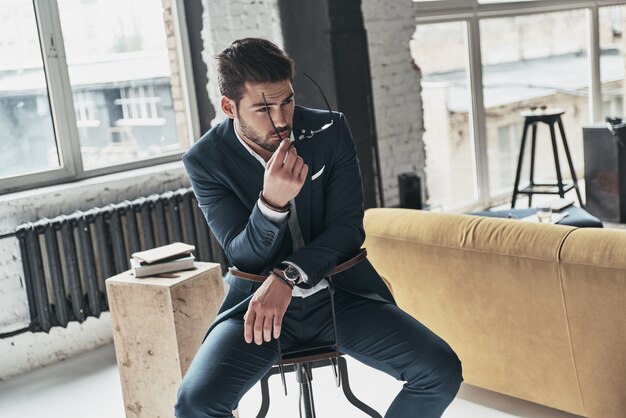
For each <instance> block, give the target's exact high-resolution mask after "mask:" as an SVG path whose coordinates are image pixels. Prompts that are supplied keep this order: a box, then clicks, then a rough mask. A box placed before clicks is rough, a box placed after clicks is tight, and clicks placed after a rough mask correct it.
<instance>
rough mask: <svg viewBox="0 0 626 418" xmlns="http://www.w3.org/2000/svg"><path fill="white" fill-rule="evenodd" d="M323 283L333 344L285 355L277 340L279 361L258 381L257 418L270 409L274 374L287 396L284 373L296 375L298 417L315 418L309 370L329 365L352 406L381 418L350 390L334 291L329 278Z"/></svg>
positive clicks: (297, 350)
mask: <svg viewBox="0 0 626 418" xmlns="http://www.w3.org/2000/svg"><path fill="white" fill-rule="evenodd" d="M326 280H328V284H329V285H328V291H329V295H330V306H331V312H332V320H333V336H334V341H332V342H329V343H327V344H321V345H319V346H316V347H304V348H301V349H294V350H290V351H288V352H281V349H280V340H278V341H277V343H278V350H279V351H278V354H279V360H278V362H277V363H276V365H274V366H273V367H272V368H271V369H270V370H269V371H268V372H267V373H266V374H265V376H264V377H263V378H262V379H261V409H260V410H259V413H258V414H257V418H264V417H265V416H266V415H267V411H268V409H269V406H270V395H269V393H270V392H269V386H268V380H269V378H270V376H273V375H275V374H280V375H281V378H282V382H283V387H284V389H285V395H287V383H286V382H285V372H295V373H296V380H297V382H298V384H299V386H300V406H299V412H300V418H302V417H303V416H304V417H306V418H315V417H316V415H315V405H314V402H313V387H312V386H311V381H312V380H313V374H312V371H313V369H314V368H316V367H323V366H328V365H330V366H332V368H333V373H334V375H335V382H336V383H337V387H339V386H342V388H343V393H344V395H345V396H346V398H347V399H348V401H350V403H351V404H352V405H354V406H356V407H357V408H358V409H360V410H361V411H363V412H365V413H366V414H367V415H368V416H370V417H372V418H382V417H381V415H380V414H379V413H378V412H376V411H375V410H374V409H372V408H371V407H369V406H367V405H366V404H365V403H363V402H362V401H360V400H359V399H357V398H356V396H354V394H353V393H352V390H351V389H350V383H349V381H348V368H347V365H346V359H345V358H344V357H343V353H341V352H339V345H338V343H337V323H336V319H335V300H334V297H333V296H334V293H335V288H334V285H333V282H332V278H331V277H330V276H329V277H327V278H326ZM303 410H304V415H303Z"/></svg>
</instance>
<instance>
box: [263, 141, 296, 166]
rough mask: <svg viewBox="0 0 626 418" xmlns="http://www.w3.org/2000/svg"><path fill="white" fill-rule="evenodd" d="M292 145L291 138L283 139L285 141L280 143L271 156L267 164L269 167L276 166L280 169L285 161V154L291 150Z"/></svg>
mask: <svg viewBox="0 0 626 418" xmlns="http://www.w3.org/2000/svg"><path fill="white" fill-rule="evenodd" d="M290 145H291V142H290V141H289V139H283V142H281V143H280V145H279V146H278V148H277V149H276V151H274V153H273V154H272V156H271V157H270V159H269V161H268V164H267V166H268V167H269V168H273V167H274V166H276V167H277V168H279V169H280V168H281V167H282V165H283V161H284V160H285V156H286V155H287V151H288V150H289V147H290Z"/></svg>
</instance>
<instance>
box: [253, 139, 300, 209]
mask: <svg viewBox="0 0 626 418" xmlns="http://www.w3.org/2000/svg"><path fill="white" fill-rule="evenodd" d="M283 161H284V163H283ZM308 172H309V167H308V166H307V165H306V164H304V160H302V157H298V155H297V153H296V148H295V147H292V146H291V141H289V139H284V140H283V142H281V143H280V146H279V147H278V148H277V149H276V151H274V154H272V157H271V158H270V159H269V161H268V162H267V166H266V169H265V176H264V177H263V198H264V199H265V200H266V201H267V202H268V203H269V204H270V205H272V206H276V207H283V206H285V205H287V203H289V201H290V200H291V199H293V198H294V197H296V196H297V195H298V193H300V189H302V185H303V184H304V181H305V180H306V175H307V173H308Z"/></svg>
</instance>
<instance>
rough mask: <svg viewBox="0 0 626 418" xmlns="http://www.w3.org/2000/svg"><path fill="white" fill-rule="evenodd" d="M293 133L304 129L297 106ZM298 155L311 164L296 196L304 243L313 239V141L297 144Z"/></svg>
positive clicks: (307, 163)
mask: <svg viewBox="0 0 626 418" xmlns="http://www.w3.org/2000/svg"><path fill="white" fill-rule="evenodd" d="M293 119H294V122H293V133H294V137H296V138H297V137H298V135H299V133H300V132H301V130H302V129H304V128H305V127H304V125H303V120H302V119H303V118H302V112H301V111H300V109H299V108H296V112H295V113H294V118H293ZM295 146H296V149H297V150H298V155H299V156H300V157H302V159H303V160H304V163H305V164H306V165H308V166H309V172H308V173H307V178H306V180H305V181H304V185H303V186H302V189H300V193H299V194H298V195H297V196H296V210H297V212H298V223H299V224H300V230H301V231H302V238H303V239H304V243H305V244H308V243H309V242H310V240H311V174H312V173H311V170H312V169H313V147H312V146H311V141H303V142H301V143H299V144H296V145H295Z"/></svg>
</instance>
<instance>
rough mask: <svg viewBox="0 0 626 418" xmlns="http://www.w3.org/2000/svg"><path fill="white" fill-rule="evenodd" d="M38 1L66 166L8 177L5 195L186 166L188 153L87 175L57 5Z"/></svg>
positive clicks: (187, 95)
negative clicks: (178, 163) (164, 166)
mask: <svg viewBox="0 0 626 418" xmlns="http://www.w3.org/2000/svg"><path fill="white" fill-rule="evenodd" d="M183 1H184V0H171V11H172V17H173V20H174V33H175V38H176V53H177V60H178V66H179V69H180V70H179V71H180V83H181V90H182V94H183V100H184V102H185V107H186V109H185V115H186V119H187V131H188V133H189V135H190V138H189V142H190V144H193V142H194V141H195V140H196V139H197V138H198V137H199V133H200V122H199V115H198V111H197V102H196V93H195V88H194V85H193V80H194V78H193V73H192V66H191V52H190V47H189V42H188V34H187V26H186V22H185V9H184V4H183ZM32 2H33V8H34V13H35V21H36V24H37V30H38V34H39V43H40V48H41V55H42V61H43V70H44V74H45V77H46V84H47V90H48V97H49V103H50V115H51V117H52V123H53V131H54V136H55V142H56V144H57V150H58V153H59V162H60V164H61V166H60V167H58V168H53V169H48V170H43V171H38V172H35V173H24V174H17V175H15V176H11V177H6V178H2V179H0V194H6V193H13V192H19V191H24V190H28V189H34V188H37V187H45V186H50V185H54V184H60V183H68V182H75V181H80V180H83V179H87V178H92V177H97V176H102V175H106V174H111V173H117V172H123V171H129V170H134V169H138V168H143V167H149V166H153V165H158V164H164V163H169V162H173V161H180V160H181V157H182V155H183V154H184V153H185V152H186V149H182V150H177V151H175V152H170V153H166V154H163V155H159V156H157V157H151V158H147V159H144V160H139V161H130V162H125V163H121V164H116V165H111V166H106V167H100V168H96V169H91V170H88V171H85V170H84V167H83V162H82V155H81V149H80V139H79V135H78V127H77V124H76V112H75V109H74V102H73V95H72V87H71V84H70V80H69V75H68V67H67V61H66V56H65V48H64V44H63V34H62V31H61V21H60V17H59V9H58V4H57V0H33V1H32Z"/></svg>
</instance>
